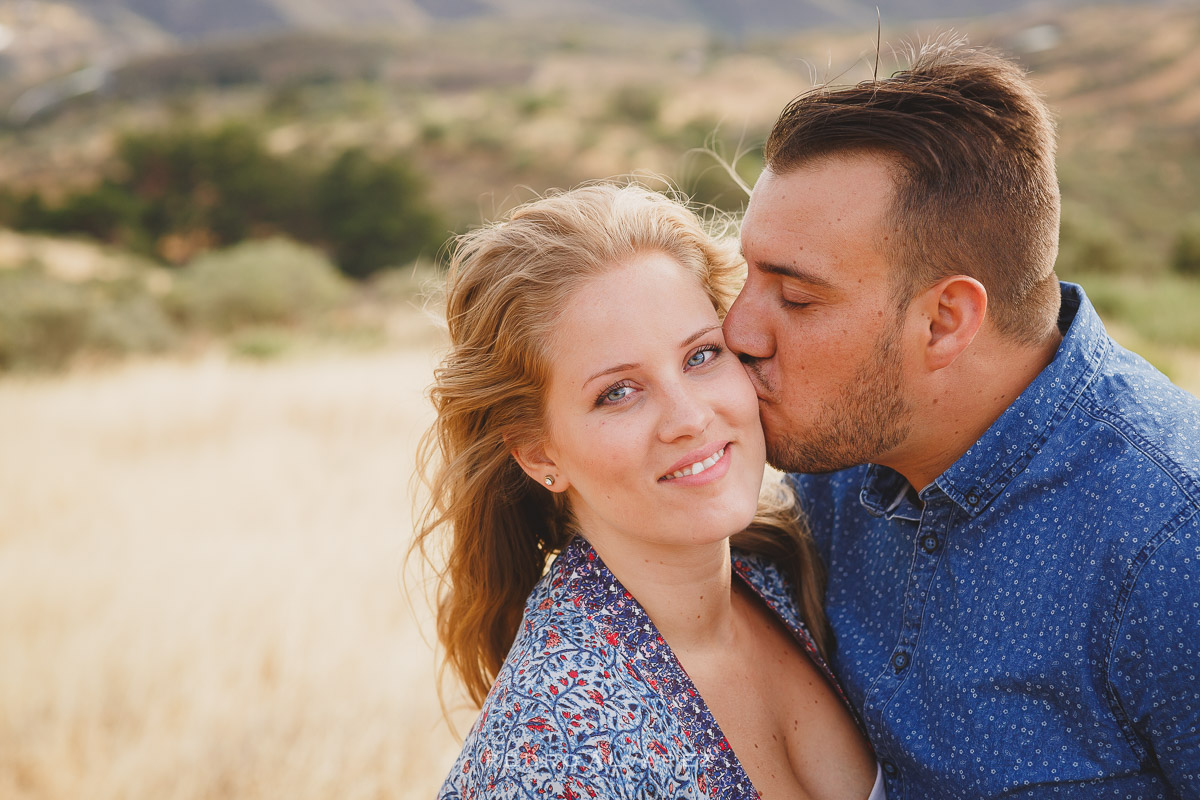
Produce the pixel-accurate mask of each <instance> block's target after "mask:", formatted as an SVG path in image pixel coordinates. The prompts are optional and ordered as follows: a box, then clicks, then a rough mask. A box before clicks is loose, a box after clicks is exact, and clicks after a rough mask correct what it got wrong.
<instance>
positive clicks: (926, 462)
mask: <svg viewBox="0 0 1200 800" xmlns="http://www.w3.org/2000/svg"><path fill="white" fill-rule="evenodd" d="M1061 343H1062V335H1061V334H1060V333H1059V332H1058V331H1057V330H1055V331H1054V334H1053V335H1052V337H1050V338H1049V339H1047V340H1046V342H1045V343H1044V344H1042V345H1040V346H1037V347H1028V346H1024V347H1019V346H1013V345H1006V344H1003V343H993V345H992V346H991V347H988V348H980V350H979V351H978V352H977V353H974V354H972V356H971V357H968V358H964V359H961V360H960V362H958V363H956V365H955V367H956V368H955V369H954V370H953V371H950V370H947V371H946V374H945V375H943V376H940V380H939V381H937V382H936V383H935V384H934V385H933V388H932V390H931V391H930V392H929V393H928V395H927V396H926V397H925V398H924V399H923V400H922V401H921V402H922V408H920V409H919V410H918V412H917V414H916V417H915V419H914V425H913V429H914V430H913V433H912V434H911V435H910V436H909V438H908V440H907V441H906V443H905V446H904V447H903V448H902V450H901V451H899V452H897V453H895V454H894V455H889V456H888V457H887V458H885V459H882V460H881V462H880V463H882V464H883V465H884V466H888V467H891V468H892V469H894V470H896V471H897V472H899V473H900V474H901V475H903V476H904V477H905V478H907V479H908V482H909V483H910V484H912V486H913V487H914V488H916V489H917V490H918V491H920V490H921V489H924V488H925V487H926V486H928V485H929V484H931V483H933V482H934V481H935V480H936V479H937V477H938V476H939V475H941V474H942V473H943V472H945V471H946V470H947V469H949V468H950V467H951V465H953V464H954V462H955V461H957V460H958V459H959V458H961V457H962V456H963V454H964V453H966V452H967V450H969V449H971V446H972V445H974V444H975V442H977V441H979V439H980V437H982V436H983V434H984V433H985V432H987V429H988V428H990V427H991V426H992V424H993V423H994V422H995V421H996V420H997V419H999V418H1000V416H1001V415H1002V414H1003V413H1004V412H1005V411H1006V410H1007V409H1008V407H1009V406H1011V405H1012V404H1013V402H1014V401H1015V400H1016V399H1017V397H1018V396H1020V394H1021V393H1022V392H1023V391H1025V389H1027V388H1028V387H1029V384H1031V383H1033V381H1034V379H1036V378H1037V376H1038V375H1039V374H1041V372H1042V370H1044V369H1045V368H1046V367H1047V366H1048V365H1049V364H1050V362H1051V361H1053V360H1054V356H1055V354H1056V353H1057V352H1058V347H1059V345H1060V344H1061Z"/></svg>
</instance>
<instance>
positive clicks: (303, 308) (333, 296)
mask: <svg viewBox="0 0 1200 800" xmlns="http://www.w3.org/2000/svg"><path fill="white" fill-rule="evenodd" d="M348 292H349V287H348V286H347V284H346V281H345V279H344V278H342V276H341V275H339V274H338V271H337V269H336V268H334V266H333V265H332V264H331V263H330V262H329V260H328V259H327V258H325V256H324V255H322V254H321V253H320V252H319V251H317V250H314V249H313V248H311V247H306V246H303V245H300V244H297V243H296V242H292V241H289V240H286V239H269V240H263V241H255V242H246V243H244V244H240V245H237V246H236V247H232V248H229V249H228V250H223V251H216V252H213V253H208V254H206V255H204V256H201V257H199V258H197V259H196V260H195V261H193V262H192V263H191V264H189V265H188V266H186V267H184V268H182V269H181V270H180V272H179V276H178V278H177V280H176V281H175V283H174V286H173V288H172V291H171V294H170V295H169V303H170V306H171V308H172V309H173V310H174V311H175V313H176V314H177V315H178V316H179V317H180V318H181V319H182V320H184V321H185V322H186V323H187V324H189V325H194V326H198V327H201V328H205V329H208V330H211V331H215V332H228V331H232V330H235V329H237V328H240V327H243V326H249V325H295V324H299V323H301V322H303V321H305V320H307V319H309V318H311V317H313V316H316V315H319V314H321V313H323V312H325V311H327V310H329V309H331V308H333V307H334V306H336V305H337V304H338V303H340V302H342V301H343V300H344V299H345V298H346V296H347V293H348Z"/></svg>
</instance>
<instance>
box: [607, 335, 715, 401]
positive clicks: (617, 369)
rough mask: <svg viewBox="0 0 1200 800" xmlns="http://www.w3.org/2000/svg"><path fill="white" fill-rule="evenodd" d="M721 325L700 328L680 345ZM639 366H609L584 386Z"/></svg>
mask: <svg viewBox="0 0 1200 800" xmlns="http://www.w3.org/2000/svg"><path fill="white" fill-rule="evenodd" d="M720 327H721V323H719V322H718V323H717V324H716V325H706V326H705V327H703V328H701V329H700V330H698V331H696V332H695V333H693V334H692V335H691V336H689V337H687V338H686V339H684V340H683V341H682V342H681V343H680V345H679V346H680V347H687V346H688V345H689V344H691V343H692V342H694V341H696V340H697V339H699V338H700V337H701V336H703V335H704V334H706V333H709V332H711V331H715V330H717V329H718V328H720ZM638 366H640V365H639V364H617V365H616V366H614V367H608V368H606V369H602V370H600V371H599V372H597V373H596V374H595V375H592V376H589V377H588V379H587V380H585V381H584V382H583V386H587V385H588V384H589V383H591V382H592V381H594V380H596V378H601V377H603V376H605V375H611V374H612V373H614V372H624V371H625V370H627V369H635V368H636V367H638Z"/></svg>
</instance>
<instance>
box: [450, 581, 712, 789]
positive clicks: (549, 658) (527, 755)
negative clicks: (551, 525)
mask: <svg viewBox="0 0 1200 800" xmlns="http://www.w3.org/2000/svg"><path fill="white" fill-rule="evenodd" d="M569 566H570V564H569V562H567V563H564V564H556V565H552V567H551V569H550V571H549V572H548V573H547V574H546V576H545V577H544V578H543V579H542V581H541V582H540V583H539V584H538V587H537V588H535V590H534V592H533V593H532V594H531V596H530V601H529V603H528V604H527V605H526V609H525V616H524V619H523V620H522V622H521V629H520V631H519V633H518V635H517V639H516V641H515V642H514V643H513V647H512V649H511V650H510V651H509V654H508V658H507V659H506V660H505V663H504V665H503V666H502V667H501V669H500V672H499V673H498V675H497V677H496V681H495V683H494V684H493V686H492V689H491V691H490V692H489V693H488V696H487V698H486V699H485V700H484V703H483V708H482V709H481V710H480V714H479V717H478V718H477V719H476V721H475V724H474V725H473V726H472V728H471V731H470V732H469V734H468V735H467V739H466V742H465V743H464V746H463V750H462V753H461V754H460V756H459V758H458V761H457V762H456V763H455V765H454V767H453V769H452V770H451V772H450V776H449V777H448V778H447V780H446V783H445V785H444V786H443V787H442V792H441V794H440V795H439V796H440V797H444V798H459V797H472V796H476V797H489V798H490V797H523V796H526V795H527V794H538V795H541V792H542V791H547V792H548V795H549V796H554V795H560V796H571V795H574V796H579V797H592V796H595V797H613V798H622V797H635V796H645V793H646V792H647V791H659V796H671V797H692V796H695V797H700V796H702V793H700V794H695V795H693V794H692V791H693V790H694V789H695V786H696V785H703V780H701V779H700V778H699V767H698V766H697V759H696V757H695V755H694V751H692V750H691V747H690V745H689V744H688V742H687V738H686V736H684V735H683V734H682V731H681V728H680V726H679V723H678V721H677V720H676V718H675V717H674V716H673V715H672V714H671V712H670V710H669V708H668V707H667V705H666V703H665V702H664V701H663V700H662V698H661V697H660V696H659V695H658V694H657V692H655V691H654V689H653V687H651V686H650V685H649V684H648V683H647V682H646V680H645V679H644V678H643V677H642V675H641V672H640V671H639V670H638V668H637V667H636V666H635V665H634V663H633V661H632V660H631V659H630V656H629V652H628V650H627V649H626V648H625V646H624V643H623V642H622V640H621V638H620V636H619V635H618V634H617V633H616V632H615V631H614V629H613V628H612V627H610V626H609V625H608V624H606V621H605V615H604V613H603V610H602V609H596V608H595V607H594V606H592V605H589V604H588V603H587V602H584V601H583V600H582V599H581V597H580V596H579V595H578V594H577V593H576V592H575V591H574V590H573V589H572V586H571V581H570V580H569V576H567V579H564V575H563V573H564V568H569ZM566 571H569V570H566ZM551 789H552V791H550V790H551ZM568 791H569V793H568Z"/></svg>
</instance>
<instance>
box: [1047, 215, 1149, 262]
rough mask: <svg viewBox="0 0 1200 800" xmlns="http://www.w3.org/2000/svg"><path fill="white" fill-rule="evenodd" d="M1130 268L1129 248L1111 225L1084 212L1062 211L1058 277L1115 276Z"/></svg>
mask: <svg viewBox="0 0 1200 800" xmlns="http://www.w3.org/2000/svg"><path fill="white" fill-rule="evenodd" d="M1131 267H1132V264H1131V258H1130V254H1129V252H1128V249H1127V248H1126V246H1125V244H1124V242H1122V241H1121V240H1120V239H1119V238H1118V237H1117V236H1116V235H1115V234H1114V233H1113V226H1112V225H1111V223H1109V222H1108V221H1107V220H1103V219H1100V218H1098V217H1096V216H1095V215H1093V214H1091V213H1089V212H1087V211H1086V210H1083V209H1076V208H1071V207H1065V208H1064V209H1063V216H1062V224H1061V227H1060V230H1059V243H1058V260H1057V262H1055V269H1056V270H1057V271H1058V274H1059V275H1061V276H1063V277H1066V278H1070V277H1071V276H1073V275H1079V274H1092V275H1097V274H1101V275H1115V274H1118V273H1122V272H1128V271H1129V270H1130V269H1131Z"/></svg>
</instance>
